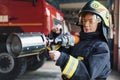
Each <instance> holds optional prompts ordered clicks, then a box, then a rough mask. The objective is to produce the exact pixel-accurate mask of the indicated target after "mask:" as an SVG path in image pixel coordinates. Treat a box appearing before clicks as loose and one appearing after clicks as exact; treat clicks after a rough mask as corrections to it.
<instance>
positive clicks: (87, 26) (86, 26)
mask: <svg viewBox="0 0 120 80" xmlns="http://www.w3.org/2000/svg"><path fill="white" fill-rule="evenodd" d="M82 25H83V30H84V32H95V31H96V29H97V26H98V20H97V18H96V15H95V14H92V13H88V14H86V15H85V16H84V17H82Z"/></svg>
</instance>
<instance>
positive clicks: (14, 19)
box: [0, 0, 64, 80]
mask: <svg viewBox="0 0 120 80" xmlns="http://www.w3.org/2000/svg"><path fill="white" fill-rule="evenodd" d="M55 1H57V0H0V80H14V79H15V78H16V77H17V76H19V75H21V74H23V73H24V72H25V71H26V70H27V71H33V70H36V69H38V68H39V67H41V66H42V65H43V63H44V61H45V57H44V54H35V55H31V56H22V57H13V56H12V55H10V54H9V52H8V51H7V48H6V40H7V38H8V36H9V35H10V34H11V33H26V32H41V33H44V34H45V35H46V36H48V35H49V34H50V33H51V29H52V27H53V26H54V25H57V24H59V25H62V26H63V25H64V19H63V14H62V13H61V11H59V10H58V9H57V8H55V7H53V5H55ZM57 5H58V4H57ZM13 43H14V42H13Z"/></svg>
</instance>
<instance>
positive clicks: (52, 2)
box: [46, 0, 60, 10]
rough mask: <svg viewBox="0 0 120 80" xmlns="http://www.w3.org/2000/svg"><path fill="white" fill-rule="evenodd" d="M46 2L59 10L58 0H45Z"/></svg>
mask: <svg viewBox="0 0 120 80" xmlns="http://www.w3.org/2000/svg"><path fill="white" fill-rule="evenodd" d="M46 2H48V3H49V4H50V5H52V6H54V7H55V8H57V9H59V10H60V6H59V1H58V0H46Z"/></svg>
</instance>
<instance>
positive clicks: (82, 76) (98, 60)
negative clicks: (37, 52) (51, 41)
mask: <svg viewBox="0 0 120 80" xmlns="http://www.w3.org/2000/svg"><path fill="white" fill-rule="evenodd" d="M109 15H110V14H109V12H108V10H107V9H106V8H105V7H104V6H103V5H102V4H100V3H99V2H97V1H89V2H88V3H87V4H86V5H85V6H84V7H83V8H82V10H81V12H80V13H79V17H80V19H81V20H79V21H80V22H81V31H80V41H79V42H78V43H77V44H75V45H74V46H73V47H70V48H69V49H67V50H64V51H55V50H52V51H49V55H50V57H51V59H53V60H55V61H56V65H57V66H60V68H61V72H62V78H63V80H106V79H107V77H108V75H109V73H110V72H111V68H110V51H109V48H108V39H107V38H108V28H109V21H110V18H109Z"/></svg>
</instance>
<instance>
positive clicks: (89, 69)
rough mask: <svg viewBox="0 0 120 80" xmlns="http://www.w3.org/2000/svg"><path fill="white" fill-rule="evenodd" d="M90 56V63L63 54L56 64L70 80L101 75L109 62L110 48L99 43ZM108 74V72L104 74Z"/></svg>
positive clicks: (84, 79) (89, 79) (87, 78)
mask: <svg viewBox="0 0 120 80" xmlns="http://www.w3.org/2000/svg"><path fill="white" fill-rule="evenodd" d="M97 46H98V47H97V48H95V50H94V52H93V53H91V55H90V56H89V58H88V65H89V66H86V65H85V64H84V63H83V61H81V60H79V59H77V58H74V57H73V56H71V55H67V54H66V53H63V52H62V54H61V56H60V58H59V59H58V61H57V62H56V65H58V66H60V67H61V70H62V75H64V76H65V77H66V78H68V79H70V80H92V79H95V78H97V77H99V76H100V75H101V73H102V72H103V71H104V68H105V67H106V64H108V63H109V54H108V53H109V49H108V47H107V45H105V44H100V45H97ZM104 75H106V74H104Z"/></svg>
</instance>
